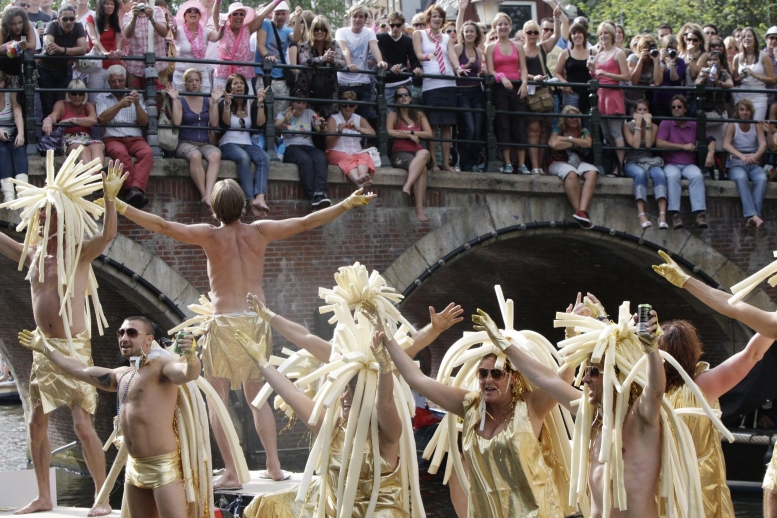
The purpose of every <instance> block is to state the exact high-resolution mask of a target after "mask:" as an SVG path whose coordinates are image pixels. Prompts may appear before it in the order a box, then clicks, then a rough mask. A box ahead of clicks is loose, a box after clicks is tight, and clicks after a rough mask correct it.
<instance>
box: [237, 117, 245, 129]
mask: <svg viewBox="0 0 777 518" xmlns="http://www.w3.org/2000/svg"><path fill="white" fill-rule="evenodd" d="M238 121H239V122H240V128H241V129H245V127H246V120H245V119H242V118H241V119H238Z"/></svg>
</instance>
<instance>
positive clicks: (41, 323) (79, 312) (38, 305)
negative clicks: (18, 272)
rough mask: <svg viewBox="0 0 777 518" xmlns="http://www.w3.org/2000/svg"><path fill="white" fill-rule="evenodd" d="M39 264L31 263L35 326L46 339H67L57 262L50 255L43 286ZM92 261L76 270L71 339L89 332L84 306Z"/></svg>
mask: <svg viewBox="0 0 777 518" xmlns="http://www.w3.org/2000/svg"><path fill="white" fill-rule="evenodd" d="M36 265H37V262H36V261H34V260H33V261H31V263H30V270H31V272H32V276H31V279H30V292H31V295H32V313H33V316H34V317H35V324H36V325H37V326H38V327H40V328H41V329H42V330H43V334H44V335H45V336H46V337H47V338H66V337H67V335H66V333H65V323H64V321H63V320H62V317H61V316H60V314H59V308H60V304H61V302H60V299H59V293H58V292H57V258H56V256H55V255H52V254H47V255H46V257H45V259H44V277H43V282H38V269H37V267H36ZM90 265H91V262H90V261H86V260H83V259H82V260H81V262H80V263H79V265H78V268H77V270H76V275H75V282H76V285H75V287H74V291H73V294H74V296H73V298H72V299H71V302H72V305H73V325H72V326H71V327H70V334H71V336H76V335H77V334H79V333H82V332H83V331H85V330H86V325H87V324H86V318H85V310H84V304H85V302H86V300H85V293H86V285H87V280H88V278H89V266H90Z"/></svg>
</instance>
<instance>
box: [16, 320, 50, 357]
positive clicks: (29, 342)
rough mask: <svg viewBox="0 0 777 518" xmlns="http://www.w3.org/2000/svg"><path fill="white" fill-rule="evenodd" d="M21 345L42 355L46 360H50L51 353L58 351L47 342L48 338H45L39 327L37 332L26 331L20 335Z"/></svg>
mask: <svg viewBox="0 0 777 518" xmlns="http://www.w3.org/2000/svg"><path fill="white" fill-rule="evenodd" d="M19 343H20V344H21V345H22V347H26V348H27V349H29V350H31V351H35V352H36V353H40V354H42V355H43V356H45V357H46V358H49V357H50V356H51V353H52V352H53V351H55V350H56V349H54V347H52V346H51V345H50V344H49V343H48V342H47V341H46V337H45V336H43V333H41V331H40V328H39V327H38V328H36V329H35V331H28V330H26V329H25V330H23V331H22V332H21V333H19Z"/></svg>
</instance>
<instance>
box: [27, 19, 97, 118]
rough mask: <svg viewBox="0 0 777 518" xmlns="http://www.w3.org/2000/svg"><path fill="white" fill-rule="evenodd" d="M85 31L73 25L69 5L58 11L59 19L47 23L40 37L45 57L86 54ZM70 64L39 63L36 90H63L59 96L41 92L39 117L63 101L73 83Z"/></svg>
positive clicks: (78, 25) (55, 61) (45, 60)
mask: <svg viewBox="0 0 777 518" xmlns="http://www.w3.org/2000/svg"><path fill="white" fill-rule="evenodd" d="M87 49H88V47H87V45H86V31H85V30H84V27H83V25H81V24H80V23H76V10H75V7H73V6H72V5H70V4H64V5H62V6H61V7H60V8H59V18H57V20H56V21H52V22H49V24H48V25H47V26H46V32H45V34H44V36H43V50H44V53H45V54H46V55H48V56H82V55H84V54H86V52H87ZM71 63H72V62H71V61H69V60H67V59H56V60H54V59H41V60H40V61H38V86H39V87H40V88H62V89H63V91H61V92H40V104H41V109H42V113H43V114H44V115H45V114H48V113H51V111H52V110H53V109H54V103H55V102H57V101H60V100H62V99H64V98H65V90H64V89H66V88H67V86H68V85H69V84H70V81H72V79H73V68H72V64H71Z"/></svg>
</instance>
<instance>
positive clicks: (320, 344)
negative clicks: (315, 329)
mask: <svg viewBox="0 0 777 518" xmlns="http://www.w3.org/2000/svg"><path fill="white" fill-rule="evenodd" d="M246 300H247V301H248V305H249V306H251V307H252V308H254V311H256V314H257V315H259V317H260V318H261V319H262V320H264V321H265V322H267V323H268V324H270V326H272V328H273V329H275V330H276V331H278V332H279V333H280V334H281V336H283V337H284V338H285V339H287V340H288V341H290V342H291V343H293V344H294V345H296V346H297V347H299V348H301V349H305V350H306V351H307V352H309V353H310V354H312V355H313V356H315V357H316V359H317V360H318V361H320V362H322V363H329V358H330V357H331V356H332V344H331V343H329V342H327V341H326V340H324V339H323V338H321V337H320V336H316V335H314V334H313V333H311V332H310V330H308V329H307V328H306V327H305V326H302V325H300V324H297V323H296V322H292V321H291V320H288V319H286V318H284V317H282V316H281V315H278V314H276V313H274V312H273V311H271V310H270V309H268V308H267V306H265V305H264V302H262V300H261V299H260V298H259V297H258V296H256V295H254V294H252V293H249V294H248V297H246Z"/></svg>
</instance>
